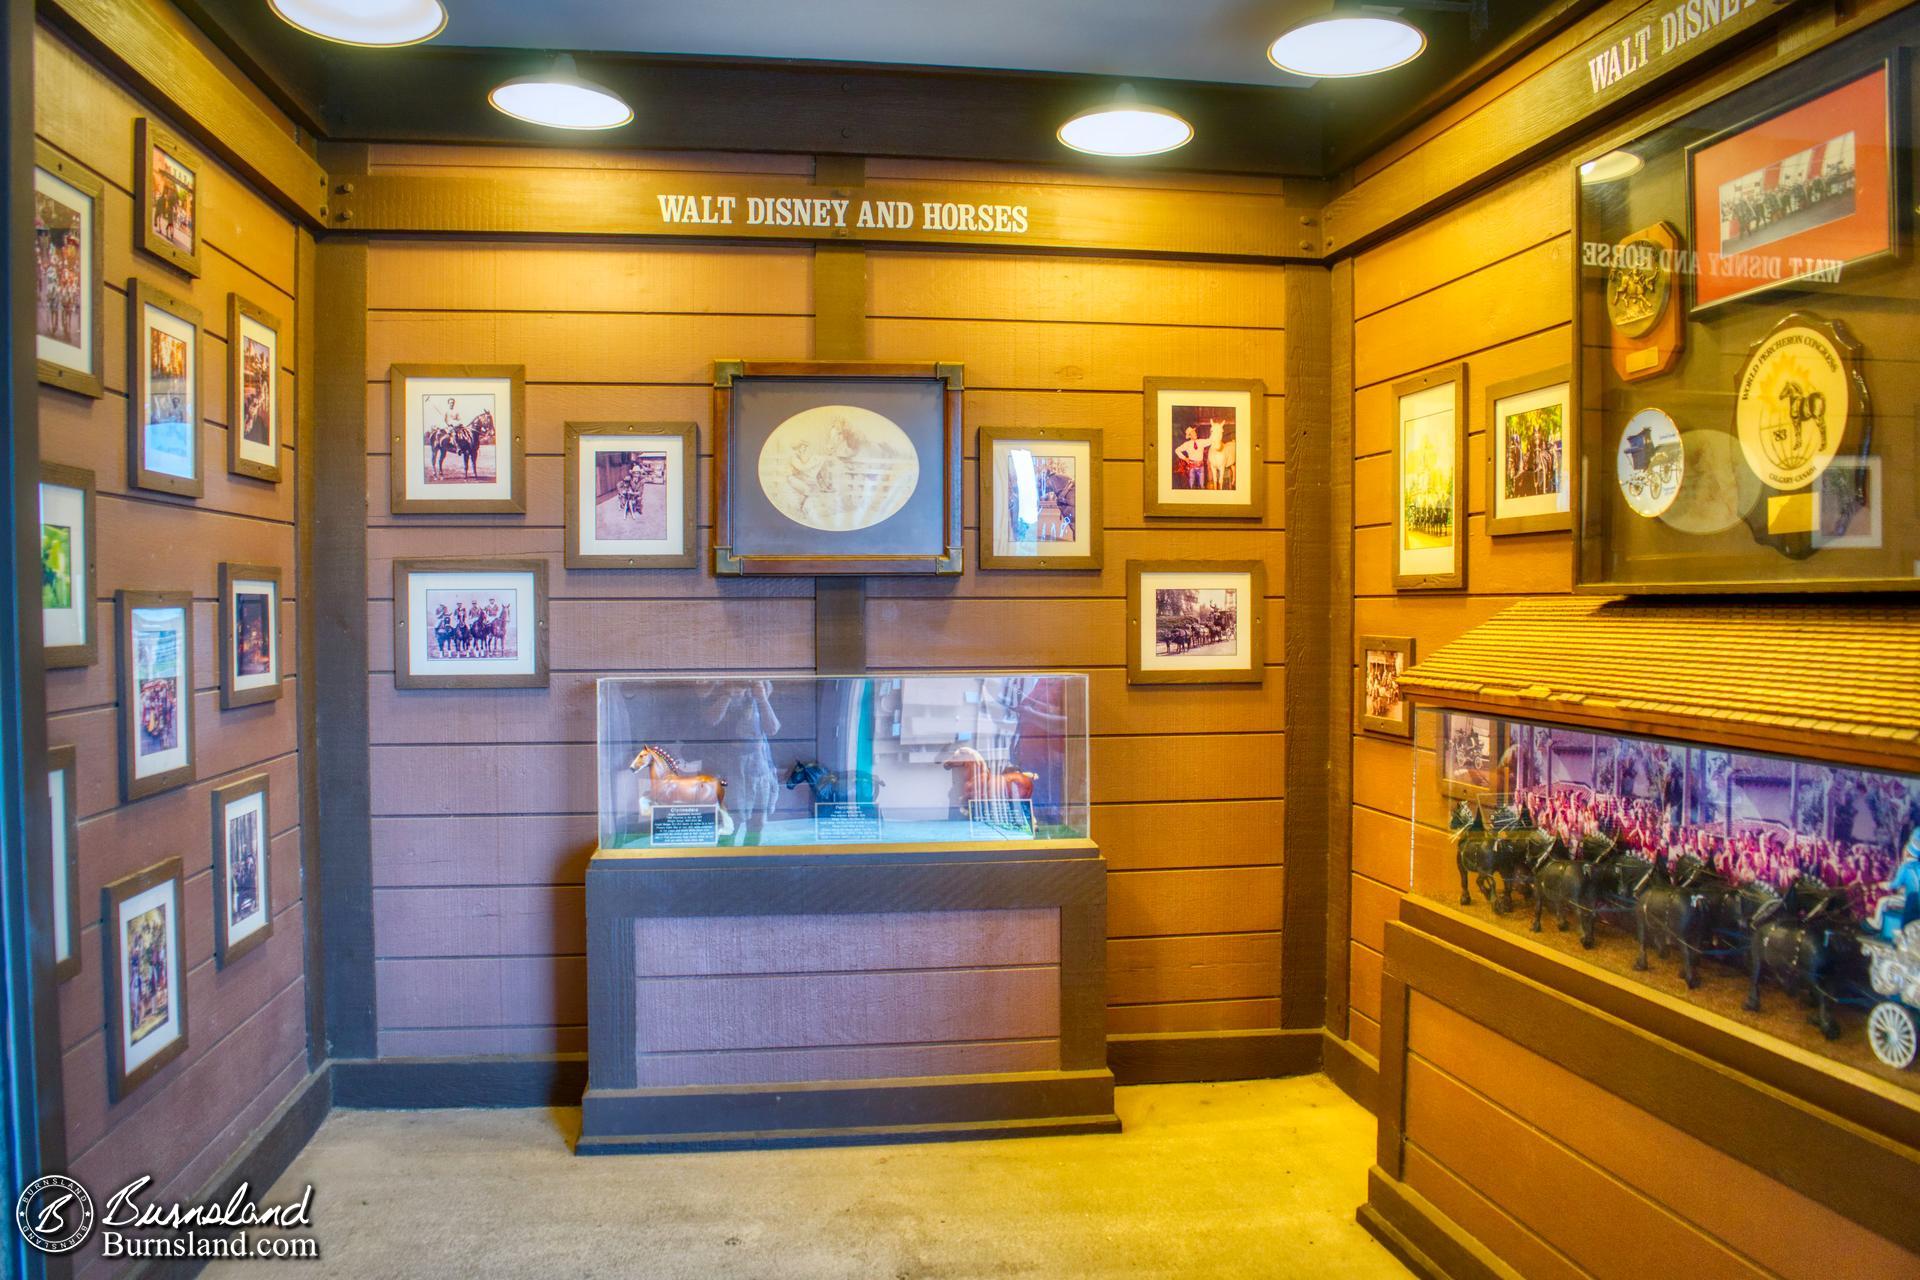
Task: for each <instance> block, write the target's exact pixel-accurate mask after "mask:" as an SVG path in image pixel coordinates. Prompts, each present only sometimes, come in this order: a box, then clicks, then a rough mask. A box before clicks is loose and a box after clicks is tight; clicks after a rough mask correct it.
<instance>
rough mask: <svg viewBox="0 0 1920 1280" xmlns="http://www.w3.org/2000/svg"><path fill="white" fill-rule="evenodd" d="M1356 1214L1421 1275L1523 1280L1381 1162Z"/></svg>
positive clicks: (1429, 1279) (1433, 1279)
mask: <svg viewBox="0 0 1920 1280" xmlns="http://www.w3.org/2000/svg"><path fill="white" fill-rule="evenodd" d="M1354 1219H1355V1220H1356V1221H1357V1222H1359V1224H1360V1225H1361V1226H1363V1227H1365V1228H1366V1229H1367V1233H1368V1234H1369V1235H1371V1236H1372V1237H1373V1238H1374V1239H1375V1240H1378V1241H1379V1242H1380V1243H1381V1244H1382V1245H1383V1246H1385V1247H1386V1250H1387V1252H1388V1253H1391V1254H1392V1255H1393V1256H1394V1257H1396V1258H1398V1259H1399V1260H1400V1261H1401V1262H1402V1263H1404V1264H1405V1265H1406V1268H1407V1269H1408V1270H1409V1271H1411V1272H1413V1273H1414V1274H1415V1275H1417V1276H1420V1277H1422V1280H1521V1276H1520V1273H1519V1272H1517V1271H1515V1270H1514V1269H1513V1268H1512V1267H1510V1266H1508V1265H1507V1264H1506V1263H1505V1262H1502V1261H1501V1260H1500V1259H1499V1258H1498V1257H1497V1256H1495V1255H1494V1254H1493V1253H1492V1252H1491V1251H1490V1250H1488V1248H1487V1247H1486V1246H1485V1245H1483V1244H1481V1243H1480V1242H1479V1241H1478V1240H1476V1239H1474V1238H1473V1237H1472V1236H1471V1235H1469V1234H1467V1233H1466V1232H1465V1231H1463V1230H1461V1228H1460V1227H1459V1225H1458V1224H1457V1223H1455V1222H1454V1220H1453V1219H1452V1218H1449V1217H1447V1215H1446V1214H1444V1213H1442V1212H1440V1210H1439V1209H1437V1208H1436V1207H1434V1205H1433V1203H1432V1202H1431V1201H1429V1200H1428V1199H1427V1198H1426V1197H1425V1196H1423V1195H1421V1194H1420V1193H1419V1192H1418V1191H1415V1190H1414V1189H1413V1188H1412V1187H1409V1186H1408V1185H1407V1184H1406V1183H1404V1182H1401V1181H1399V1180H1398V1179H1395V1178H1392V1177H1389V1176H1388V1175H1387V1173H1386V1172H1385V1171H1384V1170H1383V1169H1381V1168H1380V1167H1379V1166H1378V1165H1376V1166H1374V1167H1373V1168H1372V1169H1369V1170H1368V1171H1367V1202H1366V1203H1365V1204H1363V1205H1361V1206H1360V1208H1359V1209H1358V1210H1357V1211H1356V1212H1355V1214H1354Z"/></svg>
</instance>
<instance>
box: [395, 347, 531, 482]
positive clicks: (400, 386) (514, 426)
mask: <svg viewBox="0 0 1920 1280" xmlns="http://www.w3.org/2000/svg"><path fill="white" fill-rule="evenodd" d="M415 378H473V379H480V378H486V379H496V380H504V381H505V382H506V383H507V384H508V386H507V403H508V412H509V413H510V414H511V415H512V417H513V421H511V422H509V423H508V424H507V430H506V431H505V432H502V431H501V430H500V428H499V424H498V423H495V424H494V435H493V458H494V467H495V468H496V474H497V475H504V476H507V477H508V478H509V479H508V484H509V488H510V492H509V493H508V495H507V496H506V497H504V498H455V497H446V498H409V497H408V496H407V438H406V437H407V396H408V384H409V383H411V382H412V381H413V380H414V379H415ZM502 435H505V436H506V439H505V440H504V441H503V440H502V439H501V436H502ZM387 436H388V440H389V443H390V445H391V449H390V452H389V455H388V458H387V462H388V468H387V469H388V472H389V473H390V478H391V485H390V488H391V491H392V509H393V514H395V515H397V516H398V515H442V516H447V515H452V516H457V515H525V514H526V513H527V366H525V365H523V364H396V365H394V366H392V368H390V369H389V370H388V371H387Z"/></svg>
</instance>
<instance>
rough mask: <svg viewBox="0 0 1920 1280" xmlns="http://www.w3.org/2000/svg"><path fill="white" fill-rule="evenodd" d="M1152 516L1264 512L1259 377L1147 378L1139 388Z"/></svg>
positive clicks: (1147, 507) (1263, 395)
mask: <svg viewBox="0 0 1920 1280" xmlns="http://www.w3.org/2000/svg"><path fill="white" fill-rule="evenodd" d="M1142 392H1143V399H1144V409H1143V413H1144V417H1143V419H1142V422H1141V427H1142V430H1143V431H1144V433H1145V437H1144V441H1145V453H1146V463H1147V465H1146V481H1145V485H1146V487H1145V491H1144V493H1143V494H1142V495H1141V497H1142V501H1143V510H1144V511H1145V512H1146V514H1147V515H1150V516H1184V517H1187V518H1189V519H1192V518H1195V517H1208V516H1214V517H1226V518H1229V519H1238V520H1245V519H1258V518H1259V517H1261V516H1264V515H1265V514H1266V513H1267V485H1266V472H1267V468H1266V461H1267V450H1266V441H1267V386H1266V383H1264V382H1262V381H1261V380H1260V379H1258V378H1148V379H1146V381H1145V384H1144V386H1143V388H1142Z"/></svg>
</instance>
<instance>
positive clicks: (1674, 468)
mask: <svg viewBox="0 0 1920 1280" xmlns="http://www.w3.org/2000/svg"><path fill="white" fill-rule="evenodd" d="M1686 474H1687V455H1686V450H1685V449H1684V448H1683V447H1682V446H1681V443H1680V428H1678V427H1676V426H1674V425H1673V419H1672V418H1669V417H1668V416H1667V415H1666V414H1665V413H1663V412H1661V411H1660V410H1658V409H1642V410H1641V411H1640V412H1638V413H1636V414H1634V415H1633V417H1631V418H1629V419H1628V420H1627V428H1626V430H1625V431H1622V432H1621V433H1620V448H1619V450H1618V452H1617V453H1616V455H1615V457H1614V478H1615V479H1616V480H1618V481H1619V484H1620V495H1621V496H1622V497H1624V498H1625V499H1626V500H1627V505H1628V506H1629V507H1631V508H1633V512H1634V514H1635V515H1642V516H1646V517H1647V518H1648V519H1653V518H1655V517H1657V516H1660V515H1663V514H1665V512H1666V510H1667V508H1668V507H1670V506H1672V505H1673V499H1674V497H1675V495H1677V494H1678V493H1679V492H1680V482H1681V481H1682V480H1683V479H1685V478H1686Z"/></svg>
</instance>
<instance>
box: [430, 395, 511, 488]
mask: <svg viewBox="0 0 1920 1280" xmlns="http://www.w3.org/2000/svg"><path fill="white" fill-rule="evenodd" d="M420 433H421V436H420V440H421V444H422V446H423V448H422V449H421V451H420V479H421V482H422V483H424V484H427V485H459V484H492V483H493V482H494V481H495V480H497V479H498V478H499V475H500V463H499V450H498V449H497V448H496V447H495V443H494V435H495V432H494V428H493V393H492V392H480V393H472V392H470V393H468V394H466V395H441V394H431V395H423V396H421V397H420Z"/></svg>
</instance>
